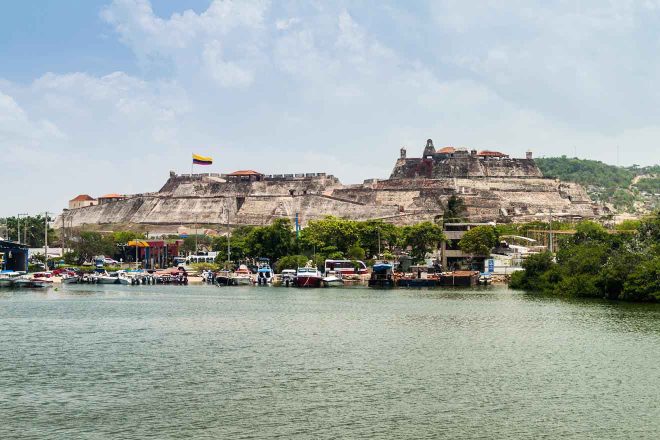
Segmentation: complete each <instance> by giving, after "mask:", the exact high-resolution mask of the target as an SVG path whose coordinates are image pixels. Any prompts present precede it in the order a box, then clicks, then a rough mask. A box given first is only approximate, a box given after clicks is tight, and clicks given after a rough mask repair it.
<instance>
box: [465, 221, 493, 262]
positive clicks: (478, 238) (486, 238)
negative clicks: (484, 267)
mask: <svg viewBox="0 0 660 440" xmlns="http://www.w3.org/2000/svg"><path fill="white" fill-rule="evenodd" d="M498 240H499V236H498V234H497V230H496V229H495V227H494V226H486V225H483V226H477V227H476V228H472V229H470V230H469V231H467V232H466V233H465V235H463V238H461V241H459V242H458V246H459V247H460V248H461V250H462V251H463V252H465V253H466V254H472V255H483V256H486V257H487V256H489V255H490V251H491V249H492V248H494V247H495V246H497V243H498Z"/></svg>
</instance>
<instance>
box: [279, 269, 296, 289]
mask: <svg viewBox="0 0 660 440" xmlns="http://www.w3.org/2000/svg"><path fill="white" fill-rule="evenodd" d="M295 277H296V271H295V270H294V269H284V270H283V271H282V273H281V274H280V278H281V284H283V285H285V286H286V287H289V286H293V280H294V278H295Z"/></svg>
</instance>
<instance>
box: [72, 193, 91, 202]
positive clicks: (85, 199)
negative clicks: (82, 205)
mask: <svg viewBox="0 0 660 440" xmlns="http://www.w3.org/2000/svg"><path fill="white" fill-rule="evenodd" d="M92 200H96V199H95V198H93V197H91V196H88V195H87V194H80V195H79V196H78V197H76V198H73V199H71V200H69V201H70V202H88V201H92Z"/></svg>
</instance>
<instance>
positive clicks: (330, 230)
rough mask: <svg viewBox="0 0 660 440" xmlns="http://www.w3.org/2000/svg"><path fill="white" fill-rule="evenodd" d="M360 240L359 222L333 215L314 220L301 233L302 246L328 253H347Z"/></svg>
mask: <svg viewBox="0 0 660 440" xmlns="http://www.w3.org/2000/svg"><path fill="white" fill-rule="evenodd" d="M358 240H359V234H358V228H357V222H355V221H353V220H345V219H341V218H338V217H332V216H328V217H325V218H324V219H322V220H312V221H311V222H309V224H308V225H307V227H306V228H304V229H303V230H302V231H301V233H300V244H301V246H303V247H304V248H307V249H310V248H315V249H316V251H317V252H321V253H326V254H330V253H333V252H340V253H342V254H346V253H347V252H348V250H349V249H350V248H351V247H352V246H353V245H355V244H356V243H357V242H358Z"/></svg>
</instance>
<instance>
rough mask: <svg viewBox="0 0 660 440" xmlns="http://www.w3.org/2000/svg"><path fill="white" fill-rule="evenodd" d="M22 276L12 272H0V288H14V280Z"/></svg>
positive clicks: (19, 273)
mask: <svg viewBox="0 0 660 440" xmlns="http://www.w3.org/2000/svg"><path fill="white" fill-rule="evenodd" d="M21 274H22V273H21V272H14V271H11V270H6V271H2V272H0V287H12V286H13V285H14V280H15V279H16V278H17V277H19V276H20V275H21Z"/></svg>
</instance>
